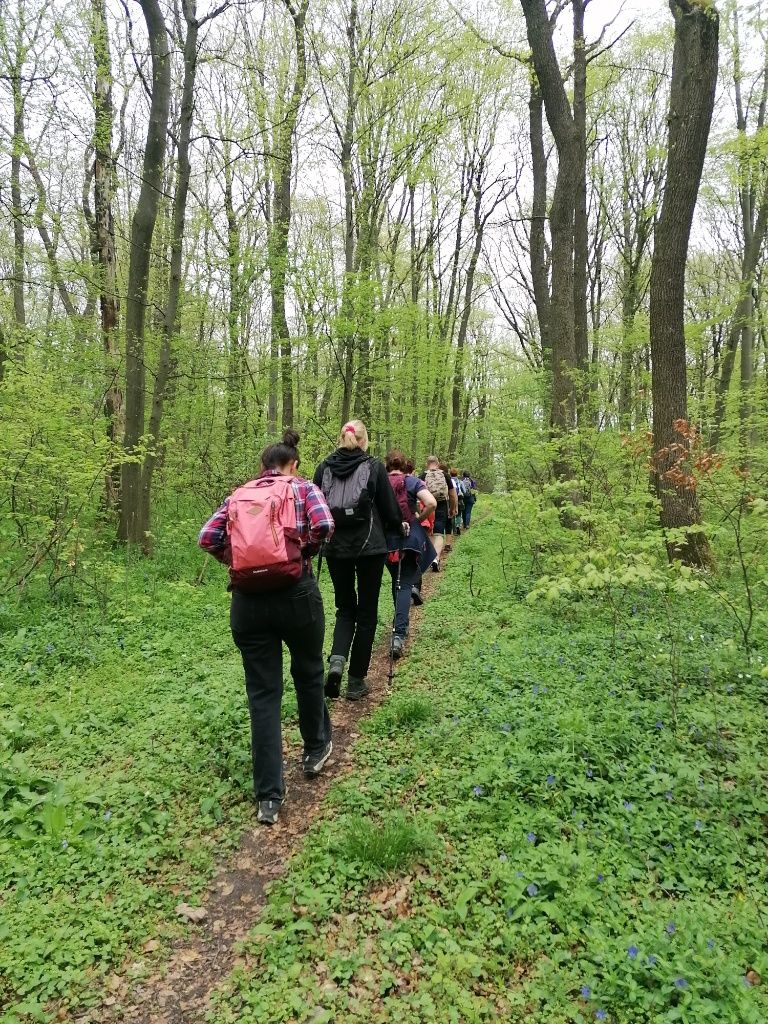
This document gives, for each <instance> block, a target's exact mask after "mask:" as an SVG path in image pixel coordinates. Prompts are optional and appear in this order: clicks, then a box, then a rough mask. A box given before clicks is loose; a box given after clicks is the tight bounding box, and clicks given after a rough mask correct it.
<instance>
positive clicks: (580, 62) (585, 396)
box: [572, 0, 590, 425]
mask: <svg viewBox="0 0 768 1024" xmlns="http://www.w3.org/2000/svg"><path fill="white" fill-rule="evenodd" d="M585 6H586V4H585V0H572V8H573V122H574V126H575V129H576V151H577V153H578V166H577V169H576V172H577V182H576V196H575V204H574V222H573V331H574V350H575V355H576V368H577V370H578V379H577V389H578V390H577V395H578V415H579V422H580V423H581V422H582V416H585V418H584V423H585V425H586V424H587V423H588V422H589V416H588V414H587V413H586V408H587V405H588V403H589V393H590V388H589V380H590V362H589V328H588V320H587V288H588V278H589V275H588V272H587V263H588V260H589V222H588V219H587V51H586V45H585V42H584V8H585Z"/></svg>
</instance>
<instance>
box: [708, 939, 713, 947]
mask: <svg viewBox="0 0 768 1024" xmlns="http://www.w3.org/2000/svg"><path fill="white" fill-rule="evenodd" d="M714 948H715V940H714V939H707V949H714Z"/></svg>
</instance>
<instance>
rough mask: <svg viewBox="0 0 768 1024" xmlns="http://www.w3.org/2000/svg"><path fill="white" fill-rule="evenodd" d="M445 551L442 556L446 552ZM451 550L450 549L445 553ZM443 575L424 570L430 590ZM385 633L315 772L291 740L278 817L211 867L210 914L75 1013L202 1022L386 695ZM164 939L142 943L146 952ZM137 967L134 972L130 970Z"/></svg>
mask: <svg viewBox="0 0 768 1024" xmlns="http://www.w3.org/2000/svg"><path fill="white" fill-rule="evenodd" d="M444 557H445V556H444ZM448 557H450V556H448ZM440 579H441V576H440V575H434V574H432V573H428V574H426V575H425V576H424V588H423V589H424V595H425V597H428V596H429V594H430V593H432V592H433V591H434V589H435V586H436V585H437V584H438V583H439V581H440ZM420 617H421V609H419V608H412V609H411V623H412V626H411V635H412V636H413V635H418V623H419V619H420ZM388 639H389V638H388V637H387V639H386V640H384V641H383V642H382V643H380V644H379V646H378V647H377V648H376V650H375V651H374V655H373V659H372V662H371V668H370V671H369V672H368V680H369V682H370V683H371V694H370V696H369V697H368V698H367V699H366V700H364V701H362V702H360V703H354V704H353V703H349V702H347V701H345V700H343V699H342V700H339V701H335V702H333V707H332V709H331V710H332V717H333V748H334V749H333V756H332V758H331V759H330V760H329V762H328V766H327V768H326V770H325V771H324V773H323V774H322V775H321V776H319V778H317V779H305V778H304V775H303V773H302V771H301V748H300V747H295V748H287V749H286V760H287V762H288V765H289V767H288V770H287V782H288V791H289V796H288V801H287V802H286V805H285V809H284V811H283V812H282V814H281V817H280V820H279V822H278V824H277V825H274V826H273V827H272V828H265V827H263V826H258V825H256V826H255V827H254V828H252V829H250V830H248V831H247V832H246V833H245V835H244V836H243V839H242V842H241V845H240V849H239V850H238V852H237V853H236V854H235V855H234V857H233V858H232V859H231V860H229V861H228V862H227V863H225V864H223V865H222V866H221V867H220V868H219V870H218V871H217V872H216V874H215V875H214V877H213V879H212V881H211V884H210V886H209V889H208V893H207V895H206V897H205V898H204V899H203V901H202V906H203V907H204V908H205V910H206V912H207V916H206V918H205V920H204V921H203V922H202V923H200V924H197V925H190V926H189V935H188V936H187V937H186V938H184V939H183V940H178V941H176V942H175V943H174V945H173V948H172V952H171V955H170V957H169V958H167V959H164V960H163V962H162V964H158V965H157V966H155V965H152V967H153V969H152V973H151V974H149V975H148V976H147V970H146V966H147V961H146V959H145V960H144V963H142V962H141V961H142V958H141V957H140V956H137V957H136V958H134V962H133V963H132V964H131V965H130V966H129V968H128V970H127V973H126V974H125V975H112V976H110V977H109V978H108V980H107V991H106V993H105V996H104V999H103V1002H102V1003H101V1005H100V1006H98V1007H96V1008H94V1009H91V1010H89V1011H87V1012H86V1013H84V1014H81V1015H78V1017H77V1018H76V1019H77V1020H78V1022H80V1024H101V1022H105V1021H117V1020H121V1021H130V1022H132V1024H198V1022H203V1021H205V1016H206V1013H207V1011H208V1008H209V1007H208V999H209V996H210V994H211V992H212V990H213V989H214V988H215V987H216V986H217V985H218V984H220V983H221V981H222V980H223V979H224V978H226V977H227V975H228V974H230V973H231V971H232V970H233V968H234V967H235V966H236V964H237V959H238V958H237V954H236V951H235V946H236V944H237V943H238V942H239V941H240V940H241V939H243V938H244V937H245V936H246V935H247V934H248V932H249V931H250V929H251V928H252V927H253V926H254V925H255V924H256V921H257V918H258V915H259V912H260V910H261V908H262V907H263V906H264V901H265V894H264V890H265V886H266V885H267V883H268V882H271V881H273V880H274V879H275V878H277V877H279V876H280V875H282V874H283V873H284V872H285V871H286V870H287V867H288V863H289V860H290V858H291V855H292V854H293V852H294V851H295V850H296V849H297V848H298V846H299V845H300V844H301V842H302V840H303V838H304V836H305V835H306V833H307V832H308V830H309V828H310V826H311V825H312V823H313V822H314V821H315V819H316V818H318V817H319V816H320V815H321V814H322V813H323V799H324V797H325V794H326V793H327V791H328V789H329V787H330V786H331V785H332V784H333V782H334V781H335V780H336V779H339V778H343V777H344V775H345V774H347V773H348V772H349V771H350V768H351V762H352V752H353V747H354V743H355V740H356V739H357V738H358V736H359V733H358V732H357V722H358V720H359V719H360V718H362V717H364V716H366V715H368V714H370V713H371V711H373V710H374V708H376V707H378V705H379V704H381V703H382V702H383V701H384V700H386V698H387V696H388V693H389V689H388V679H387V676H388V671H389V657H388ZM159 945H160V943H156V942H154V941H150V942H148V943H146V944H145V948H144V952H145V954H146V955H149V954H151V953H152V952H154V951H155V950H156V949H157V948H158V947H159ZM131 974H133V978H132V977H131Z"/></svg>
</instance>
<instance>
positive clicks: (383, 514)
mask: <svg viewBox="0 0 768 1024" xmlns="http://www.w3.org/2000/svg"><path fill="white" fill-rule="evenodd" d="M366 459H370V460H371V475H370V477H369V479H368V493H369V495H370V497H371V509H372V517H371V521H370V522H369V523H360V524H358V525H356V526H352V527H347V528H346V529H339V530H336V532H335V533H334V535H333V537H332V538H331V540H330V541H329V542H328V546H327V548H326V555H327V557H328V558H366V557H367V556H368V555H383V554H386V552H387V538H386V534H387V533H388V532H390V531H392V530H397V531H399V530H400V523H401V522H402V513H401V512H400V506H399V505H398V503H397V498H396V497H395V492H394V491H393V490H392V484H391V483H390V482H389V477H388V476H387V471H386V469H385V468H384V465H383V464H382V463H381V462H379V460H378V459H374V458H372V457H371V456H370V455H368V454H367V453H366V452H364V451H363V450H362V449H361V448H351V449H350V448H337V449H336V451H335V452H332V453H331V454H330V455H329V456H328V458H326V459H323V461H322V462H321V463H320V465H319V466H318V467H317V469H316V470H315V475H314V477H313V482H314V483H315V485H316V486H317V487H320V488H322V485H323V474H324V473H325V470H326V467H327V468H328V469H330V471H331V472H332V473H333V475H334V476H337V477H340V478H341V479H342V480H343V479H344V478H345V477H348V476H351V475H352V473H354V471H355V470H356V469H357V467H358V466H359V465H360V463H361V462H364V461H365V460H366Z"/></svg>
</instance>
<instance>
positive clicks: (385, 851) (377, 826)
mask: <svg viewBox="0 0 768 1024" xmlns="http://www.w3.org/2000/svg"><path fill="white" fill-rule="evenodd" d="M339 828H340V831H341V833H342V835H343V840H342V841H341V843H340V845H339V847H338V848H337V849H336V850H335V851H334V852H336V853H338V854H340V855H341V856H343V857H344V858H345V859H347V860H348V861H351V862H356V863H358V864H359V865H360V866H361V867H362V869H363V870H364V871H365V873H366V874H370V875H371V876H372V877H374V878H375V877H377V876H378V875H380V874H391V873H393V872H397V871H402V870H403V869H405V868H407V867H409V866H410V865H411V864H413V863H414V861H417V860H423V859H425V858H428V857H429V855H430V854H431V853H432V852H433V851H434V849H435V837H434V835H433V834H432V833H431V831H430V830H429V829H428V828H427V827H426V826H425V825H424V824H423V823H421V822H418V821H416V820H413V819H409V818H408V817H407V816H406V815H405V814H403V813H402V812H394V813H392V814H389V815H387V816H386V817H385V818H384V819H383V820H381V821H371V819H370V818H367V817H365V818H364V817H360V816H355V817H351V818H347V819H346V820H342V821H340V823H339Z"/></svg>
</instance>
